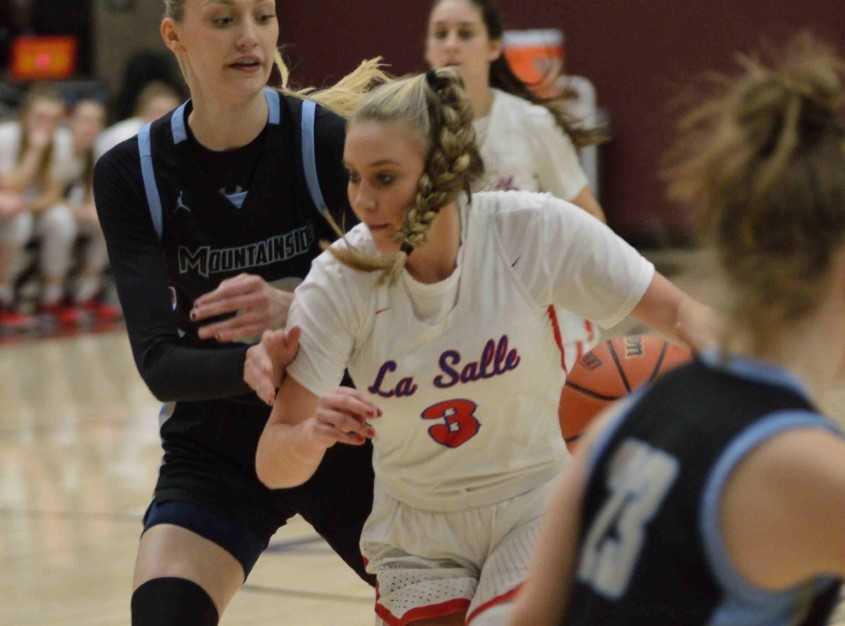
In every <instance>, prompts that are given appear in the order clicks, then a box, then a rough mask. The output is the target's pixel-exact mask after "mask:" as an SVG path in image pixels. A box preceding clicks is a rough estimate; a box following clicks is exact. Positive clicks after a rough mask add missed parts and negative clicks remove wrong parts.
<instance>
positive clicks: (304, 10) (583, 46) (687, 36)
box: [279, 0, 845, 243]
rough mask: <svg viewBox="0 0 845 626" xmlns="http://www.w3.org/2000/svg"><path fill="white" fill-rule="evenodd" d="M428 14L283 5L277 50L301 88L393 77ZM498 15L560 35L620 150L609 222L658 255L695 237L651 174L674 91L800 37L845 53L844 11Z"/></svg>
mask: <svg viewBox="0 0 845 626" xmlns="http://www.w3.org/2000/svg"><path fill="white" fill-rule="evenodd" d="M428 5H429V3H428V0H313V1H311V2H301V1H300V2H282V3H281V11H280V13H279V14H280V18H281V22H282V41H283V42H285V43H286V44H288V46H289V47H288V51H287V55H288V58H289V59H291V60H292V62H293V67H294V78H295V80H296V81H298V82H300V83H301V84H314V83H316V84H325V83H326V82H327V81H330V80H333V79H336V78H338V77H339V76H341V75H342V74H343V73H345V72H347V71H348V70H350V69H351V68H352V67H354V66H355V65H356V63H357V62H358V61H359V60H360V59H362V58H365V57H369V56H375V55H378V54H381V55H383V56H384V57H385V59H386V60H387V61H388V62H389V63H391V64H392V66H393V71H395V72H408V71H415V70H418V69H422V68H423V65H422V61H421V57H422V38H423V32H424V24H425V19H426V16H427V12H428ZM500 6H501V8H502V12H503V14H504V15H505V18H506V23H507V26H509V27H512V28H533V27H557V28H562V29H563V30H564V31H565V33H566V37H567V50H568V69H569V71H571V72H573V73H576V74H582V75H584V76H587V77H589V78H590V79H591V80H592V81H593V83H594V84H595V86H596V89H597V91H598V96H599V101H600V104H601V105H602V106H603V107H604V108H606V109H607V110H608V111H609V113H610V115H611V118H612V124H613V132H614V139H613V142H612V143H610V144H608V145H607V146H605V147H604V148H603V155H602V158H603V171H602V175H603V178H604V180H603V189H602V195H603V204H604V206H605V209H606V210H607V213H608V216H609V219H610V222H611V224H612V225H613V226H614V227H615V228H616V229H617V230H619V231H620V232H621V233H623V234H625V235H626V236H628V237H629V238H632V239H635V240H639V241H650V242H654V243H663V242H666V241H671V240H677V239H679V238H682V237H683V236H684V235H686V234H687V233H688V232H689V220H688V216H687V214H686V212H685V211H683V210H681V209H679V208H678V207H674V206H671V205H670V204H669V203H668V202H666V201H665V200H664V197H663V190H662V185H661V183H660V181H659V178H658V176H657V173H656V172H657V164H658V161H659V158H660V155H661V154H662V153H663V151H664V150H665V148H666V146H667V144H668V142H669V139H670V137H671V135H672V123H673V122H672V117H671V114H670V112H671V107H670V104H671V102H672V100H673V98H674V97H675V96H676V95H677V94H678V92H679V88H680V87H681V86H682V85H684V84H686V82H687V81H688V79H689V78H690V77H691V76H696V75H700V74H701V73H702V72H703V71H704V70H707V69H712V68H716V69H719V68H721V69H724V68H727V67H729V64H730V60H731V58H732V56H733V54H734V52H735V51H736V50H741V49H744V50H748V49H749V48H754V47H757V46H758V45H759V44H760V43H761V42H764V41H768V42H772V43H778V42H779V41H782V40H783V38H784V37H787V36H788V35H789V34H790V33H793V32H795V31H796V30H798V29H802V28H807V29H811V30H812V31H813V32H815V33H817V34H819V35H821V36H823V37H825V38H826V39H827V40H829V41H831V42H834V43H837V44H838V45H840V46H843V45H845V4H843V2H842V0H806V1H804V2H798V1H796V0H733V1H727V0H591V1H590V2H587V3H578V4H576V3H574V2H564V1H562V0H500ZM396 7H401V8H400V9H398V10H397V9H396ZM843 51H844V52H845V50H843Z"/></svg>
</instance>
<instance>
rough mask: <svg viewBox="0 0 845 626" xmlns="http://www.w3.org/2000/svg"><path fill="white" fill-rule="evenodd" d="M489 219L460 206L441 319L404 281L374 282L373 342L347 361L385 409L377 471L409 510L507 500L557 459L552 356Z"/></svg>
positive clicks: (552, 470) (559, 443)
mask: <svg viewBox="0 0 845 626" xmlns="http://www.w3.org/2000/svg"><path fill="white" fill-rule="evenodd" d="M492 218H493V215H492V214H491V213H489V212H482V211H474V210H470V211H467V212H465V236H464V242H465V243H464V245H463V246H462V248H461V253H460V257H459V261H458V264H459V271H460V277H459V284H458V287H457V289H458V292H457V298H456V301H455V305H454V307H453V308H452V309H451V311H449V312H448V313H447V314H446V316H445V318H444V319H442V320H441V321H439V322H435V323H429V322H427V321H421V320H419V319H418V318H417V316H416V312H415V310H414V307H413V304H412V301H411V299H410V298H409V297H408V294H407V291H406V289H405V288H403V285H401V284H399V285H396V286H394V287H392V288H386V287H385V288H380V289H379V290H378V291H377V293H376V296H375V297H376V311H377V314H376V317H375V322H374V325H373V330H372V334H371V338H372V340H371V341H368V342H366V343H365V344H364V345H362V346H361V347H360V348H359V349H358V350H356V351H355V353H354V354H353V357H352V359H351V361H350V363H349V372H350V374H351V375H352V379H353V380H354V381H355V385H356V387H358V388H359V389H361V390H365V391H367V392H368V393H369V394H371V397H372V400H373V402H374V403H375V404H376V405H377V406H379V407H381V409H382V410H383V412H384V417H382V418H381V419H379V420H378V421H377V423H374V426H375V428H376V429H377V431H378V436H377V437H376V439H375V440H374V441H373V444H374V457H373V462H374V465H375V470H376V476H377V477H378V478H377V479H378V480H379V481H380V482H381V484H382V485H383V487H384V488H385V489H386V490H387V492H388V493H390V494H391V495H393V497H395V498H397V499H399V500H401V501H403V502H406V503H408V504H410V505H412V506H416V507H418V508H424V509H433V510H441V511H443V510H458V509H465V508H467V507H473V506H485V505H488V504H491V503H493V502H497V501H500V500H502V499H505V498H510V497H513V496H515V495H517V494H519V493H523V492H525V491H527V490H529V489H531V488H533V487H536V486H537V485H538V484H540V483H542V482H544V481H546V480H548V479H549V478H551V477H552V476H554V475H555V474H556V473H557V472H559V470H560V468H561V463H562V462H563V461H564V459H565V458H566V456H567V452H566V449H565V446H564V444H563V440H562V439H561V435H560V426H559V423H558V419H557V406H558V400H559V395H558V394H559V390H560V388H561V386H562V385H563V371H562V370H561V367H560V354H559V352H558V350H557V348H556V346H555V345H554V344H553V343H552V342H550V341H549V340H548V337H549V332H550V329H549V322H548V319H547V317H546V311H545V308H543V307H541V306H538V305H537V304H536V303H533V302H531V301H530V300H529V299H528V298H527V297H526V294H525V290H524V287H523V286H522V285H521V284H520V283H519V281H518V279H517V277H516V276H515V274H514V269H513V268H512V267H511V263H513V262H514V259H506V258H504V257H503V255H502V249H501V244H500V242H499V238H498V237H497V236H496V228H495V224H494V223H493V222H492Z"/></svg>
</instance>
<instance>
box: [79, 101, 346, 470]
mask: <svg viewBox="0 0 845 626" xmlns="http://www.w3.org/2000/svg"><path fill="white" fill-rule="evenodd" d="M264 95H265V98H266V99H267V102H268V112H269V113H268V123H267V125H266V127H265V129H264V130H263V131H262V133H261V134H260V135H259V137H257V138H256V139H255V140H254V141H253V142H251V143H250V144H249V145H248V146H245V147H243V148H240V149H237V150H231V151H226V152H222V153H219V154H209V151H208V150H207V149H205V148H203V147H202V146H200V145H199V144H198V142H196V141H195V140H194V139H193V138H192V137H191V133H190V128H189V127H188V124H187V119H188V115H189V113H190V111H191V105H190V103H186V104H185V105H183V106H181V107H179V108H178V109H176V111H174V112H172V113H171V114H169V115H167V116H165V117H163V118H161V119H159V120H157V121H155V122H154V123H153V124H152V125H151V126H150V128H149V129H148V131H149V132H148V135H147V136H146V137H147V138H146V140H144V139H143V135H144V131H142V133H140V134H139V136H138V137H137V138H132V139H130V140H127V141H125V142H123V143H121V144H119V145H118V146H116V147H115V148H113V149H112V150H111V151H109V152H108V153H106V154H105V155H104V156H103V157H102V158H101V159H100V160H99V161H98V163H97V166H96V168H95V183H94V190H95V198H96V204H97V211H98V214H99V217H100V223H101V224H102V227H103V231H104V233H105V235H106V241H107V243H108V247H109V257H110V260H111V265H112V270H113V272H114V275H115V283H116V285H117V288H118V293H119V295H120V300H121V303H122V305H123V310H124V316H125V318H126V324H127V330H128V333H129V338H130V342H131V344H132V350H133V355H134V357H135V361H136V363H137V365H138V369H139V371H140V373H141V375H142V377H143V378H144V381H145V382H146V383H147V385H148V386H149V387H150V389H151V390H152V391H153V393H154V394H155V395H156V396H157V397H158V398H159V399H160V400H162V401H164V402H167V404H166V406H165V409H164V411H163V414H162V418H163V419H162V429H161V432H162V438H163V439H164V442H165V448H167V446H168V445H177V444H178V445H183V446H195V445H199V446H200V448H198V449H197V450H196V451H194V452H193V453H195V454H201V453H205V452H206V451H211V453H213V454H223V455H225V456H227V457H230V458H233V459H235V460H236V462H237V463H239V464H241V465H245V466H250V467H251V466H252V465H253V463H254V456H255V448H256V445H257V441H258V437H259V436H260V434H261V431H262V429H263V426H264V423H265V422H266V420H267V417H268V416H269V413H270V409H269V407H267V406H266V405H264V404H263V403H262V402H261V401H260V400H259V399H258V398H257V397H256V396H255V394H254V393H252V391H251V390H250V389H249V387H248V386H247V385H246V383H245V382H244V380H243V364H244V356H245V352H246V349H247V346H245V345H243V344H239V343H229V344H221V343H218V342H216V341H214V340H200V339H199V338H198V335H197V331H198V328H199V326H198V325H197V324H195V323H193V322H192V321H191V320H190V317H189V314H190V310H191V308H192V306H193V303H194V301H195V299H196V298H198V297H199V296H200V295H202V294H205V293H208V292H209V291H212V290H213V289H215V288H216V287H217V286H218V285H219V284H220V283H221V282H222V281H223V280H225V279H227V278H230V277H233V276H236V275H238V274H240V273H243V272H248V273H251V274H257V275H259V276H261V277H263V278H264V279H265V280H267V281H268V282H271V283H274V284H275V285H277V286H280V287H282V288H286V289H287V290H292V289H293V287H294V286H295V284H296V283H297V282H299V281H300V280H302V279H304V277H305V276H306V275H307V273H308V271H309V269H310V265H311V261H312V259H314V258H315V257H316V256H318V255H319V253H320V249H319V242H320V240H324V239H327V240H333V239H334V238H335V235H334V233H333V232H332V231H331V228H330V227H329V225H328V223H327V222H326V220H325V219H324V217H323V215H322V214H321V211H322V210H324V208H325V207H318V206H316V204H315V201H314V200H312V197H314V195H315V194H314V192H313V191H312V190H310V189H309V184H310V183H312V184H316V185H317V186H318V187H319V189H318V191H320V192H321V194H322V195H323V196H324V197H323V198H321V199H322V200H323V202H324V204H325V205H327V206H328V207H330V208H331V210H332V212H333V214H334V217H335V219H336V221H337V222H338V223H341V224H343V223H346V224H347V225H348V224H350V223H351V221H352V220H353V219H354V218H353V214H352V212H351V209H350V208H349V205H348V200H347V198H346V173H345V171H344V169H343V165H342V154H343V143H344V136H345V121H344V120H343V118H341V117H339V116H338V115H335V114H334V113H332V112H330V111H328V110H326V109H323V108H320V107H316V110H315V109H314V108H311V109H308V108H307V107H304V106H303V101H302V100H300V99H298V98H295V97H293V96H287V95H282V94H280V93H279V92H278V91H276V90H273V89H266V90H265V92H264ZM303 109H305V110H306V111H308V110H310V111H311V113H312V114H313V115H314V118H315V122H314V124H313V134H312V135H310V136H309V137H310V140H311V142H312V145H310V146H307V145H304V144H305V143H306V142H305V141H304V140H303V132H302V128H303V126H302V124H301V116H302V113H303ZM145 142H146V144H145ZM144 144H145V145H144ZM304 148H305V151H303V149H304ZM309 150H310V156H311V157H313V158H312V161H313V170H314V171H313V172H312V173H311V176H307V175H306V174H307V172H306V171H305V169H306V168H305V167H304V165H305V164H304V163H303V160H304V159H303V154H304V152H305V153H308V152H309ZM142 153H145V154H146V156H145V157H144V156H142ZM228 169H231V170H232V172H231V173H232V175H231V176H230V175H229V173H230V172H229V171H228ZM309 178H310V179H314V178H316V179H317V181H316V183H315V182H314V180H311V181H310V183H309V180H308V179H309ZM318 195H319V194H318ZM165 460H167V459H166V458H165Z"/></svg>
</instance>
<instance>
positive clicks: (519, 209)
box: [472, 190, 568, 224]
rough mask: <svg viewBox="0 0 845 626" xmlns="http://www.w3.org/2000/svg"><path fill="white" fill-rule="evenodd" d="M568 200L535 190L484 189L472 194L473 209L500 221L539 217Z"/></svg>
mask: <svg viewBox="0 0 845 626" xmlns="http://www.w3.org/2000/svg"><path fill="white" fill-rule="evenodd" d="M566 204H568V203H567V202H565V201H563V200H560V199H559V198H555V197H554V196H552V195H551V194H548V193H537V192H533V191H516V190H509V191H482V192H478V193H474V194H472V210H473V212H477V213H478V214H479V215H489V216H491V217H494V218H495V219H496V221H497V222H500V223H505V224H507V223H512V222H519V221H524V220H531V219H538V218H540V217H542V216H543V215H545V214H547V213H548V212H549V211H551V210H552V209H555V208H559V207H560V205H566Z"/></svg>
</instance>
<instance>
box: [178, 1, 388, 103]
mask: <svg viewBox="0 0 845 626" xmlns="http://www.w3.org/2000/svg"><path fill="white" fill-rule="evenodd" d="M164 17H169V18H171V19H173V20H175V21H176V22H180V21H182V19H184V17H185V0H164ZM175 56H176V62H177V63H178V64H179V70H180V71H181V72H182V78H184V80H185V82H186V83H187V84H188V87H189V88H190V81H189V80H188V76H189V74H188V71H187V69H186V68H185V65H184V63H183V61H182V59H181V58H180V56H179V55H178V54H176V55H175ZM273 61H274V65H275V67H274V69H273V72H272V73H271V76H270V83H271V84H272V85H273V86H274V87H276V88H277V89H279V90H280V91H282V92H283V93H287V94H289V95H293V96H296V97H299V98H303V99H305V98H308V99H309V100H314V101H315V102H317V103H319V104H320V105H322V106H324V107H326V108H327V109H330V110H331V111H333V112H335V113H337V114H338V115H340V116H342V117H349V115H350V114H351V113H352V112H353V111H354V110H355V109H356V108H357V107H358V104H359V103H360V101H361V98H362V96H363V95H364V93H366V92H367V91H368V90H369V89H370V88H371V87H372V86H373V85H375V84H379V83H383V82H386V81H387V80H389V78H390V77H389V76H388V75H387V74H386V73H385V72H384V70H383V67H384V65H383V64H382V60H381V57H376V58H373V59H368V60H366V61H363V62H362V63H361V64H360V65H358V67H357V68H355V70H353V71H352V72H350V73H349V74H347V75H346V76H344V77H343V78H341V79H340V80H339V81H338V82H337V83H335V84H334V85H333V86H331V87H328V88H326V89H319V90H318V89H315V88H313V87H308V88H304V89H298V90H295V89H292V88H291V87H289V81H290V68H288V66H287V63H285V60H284V58H283V57H282V54H281V52H280V51H278V50H276V52H275V54H274V56H273Z"/></svg>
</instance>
